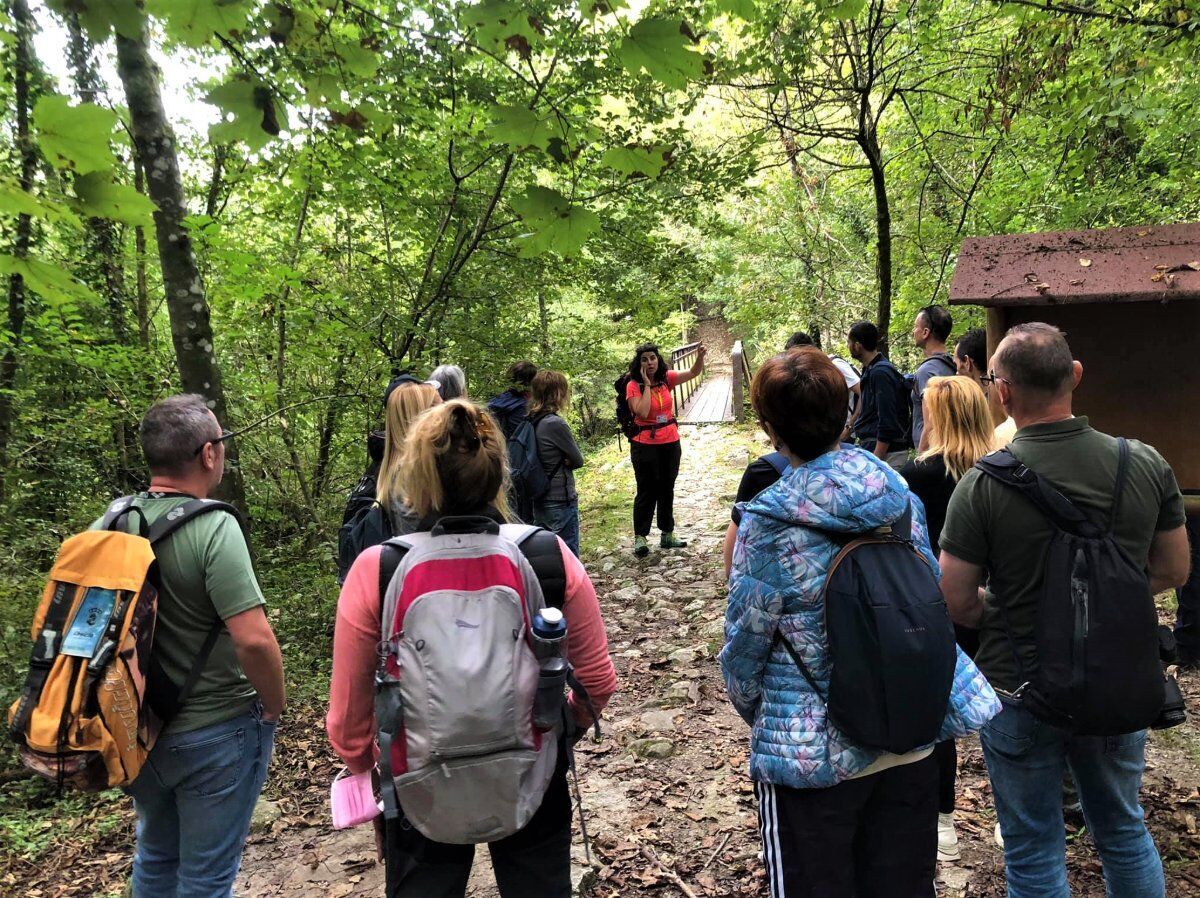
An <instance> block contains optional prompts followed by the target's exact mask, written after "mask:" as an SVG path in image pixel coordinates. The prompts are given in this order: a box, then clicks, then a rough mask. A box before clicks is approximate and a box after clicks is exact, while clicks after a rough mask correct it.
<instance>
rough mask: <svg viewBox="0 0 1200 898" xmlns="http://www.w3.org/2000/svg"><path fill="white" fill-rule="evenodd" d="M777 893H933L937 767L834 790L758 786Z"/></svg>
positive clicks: (896, 770)
mask: <svg viewBox="0 0 1200 898" xmlns="http://www.w3.org/2000/svg"><path fill="white" fill-rule="evenodd" d="M754 793H755V795H756V796H757V797H758V826H759V832H760V833H761V835H762V842H763V862H764V863H765V864H766V867H767V878H768V881H769V882H770V883H771V898H933V896H934V885H933V881H934V876H935V875H936V872H937V805H938V765H937V761H936V760H935V759H934V758H933V757H932V756H928V757H925V758H923V759H922V760H920V761H916V762H915V763H912V764H904V765H902V766H900V767H892V768H890V769H888V770H884V771H882V772H880V773H875V774H871V775H870V776H864V777H860V778H858V779H852V780H846V781H845V782H843V783H839V784H838V785H836V786H831V787H829V788H828V789H790V788H788V787H787V786H775V785H772V784H770V783H755V784H754Z"/></svg>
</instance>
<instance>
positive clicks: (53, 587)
mask: <svg viewBox="0 0 1200 898" xmlns="http://www.w3.org/2000/svg"><path fill="white" fill-rule="evenodd" d="M214 511H226V512H229V513H230V514H232V515H233V516H234V517H235V518H237V520H238V522H239V523H240V522H241V518H240V516H239V515H238V513H237V510H236V509H234V508H233V506H231V505H227V504H225V503H224V502H216V501H212V500H209V499H190V500H189V501H187V502H185V503H184V504H182V505H180V506H179V507H178V508H175V509H172V510H171V511H170V512H168V513H167V514H166V515H164V516H163V517H161V518H159V519H158V520H157V521H155V523H154V525H153V526H149V525H147V522H146V517H145V515H144V514H143V513H142V510H141V509H140V508H138V507H137V506H135V505H134V504H133V497H131V496H127V497H125V498H123V499H118V500H117V501H115V502H114V503H113V504H112V505H110V506H109V509H108V512H107V513H106V514H105V516H104V518H103V520H102V522H101V526H100V529H98V530H88V531H85V532H83V533H80V534H77V535H75V536H72V537H71V538H70V539H68V540H66V541H65V542H64V543H63V544H62V546H61V547H60V548H59V551H58V558H57V559H55V562H54V566H53V567H52V568H51V569H50V577H49V582H48V583H47V584H46V589H45V592H44V593H43V595H42V601H41V603H40V604H39V605H38V609H37V612H36V613H35V614H34V617H33V629H32V638H33V651H32V653H31V656H30V659H29V674H28V676H27V677H26V679H25V687H24V689H23V690H22V691H21V697H20V698H19V699H18V700H17V701H16V702H15V703H14V704H13V706H12V708H10V709H9V712H8V722H9V735H10V736H11V737H12V739H13V741H15V742H16V743H17V745H18V747H19V753H20V756H21V762H22V763H23V764H24V765H25V766H26V767H27V768H29V769H30V770H32V771H33V772H34V773H37V774H39V775H41V776H44V777H46V778H47V779H51V780H54V781H55V782H56V783H58V785H60V786H62V785H63V784H70V785H72V786H76V787H78V788H80V789H84V790H88V791H97V790H101V789H110V788H113V787H115V786H125V785H128V784H129V783H131V782H133V780H134V779H135V778H136V777H137V775H138V772H139V771H140V770H141V769H142V764H143V763H144V762H145V760H146V755H147V754H148V753H149V751H150V749H151V748H152V747H153V746H154V742H155V740H156V739H157V738H158V734H159V732H160V731H161V730H162V727H163V726H164V725H165V724H166V723H167V722H168V721H169V720H170V719H171V718H172V717H173V716H174V715H175V714H176V713H177V712H178V711H179V709H180V708H181V707H182V706H183V703H184V702H185V701H186V700H187V697H188V695H190V694H191V691H192V689H193V687H194V686H195V685H196V681H197V680H198V679H199V677H200V673H201V672H202V671H203V669H204V666H205V664H206V663H207V661H208V656H209V654H210V653H211V652H212V648H213V646H214V645H215V644H216V641H217V637H218V636H219V635H220V633H221V630H222V629H223V624H221V623H219V622H218V623H217V624H216V625H215V626H214V627H213V628H212V629H211V630H210V631H209V633H208V635H207V637H206V638H205V641H204V645H203V647H202V648H201V650H200V654H199V655H198V656H197V657H196V660H195V663H194V664H193V666H192V669H191V671H190V672H189V673H188V677H187V680H186V681H185V682H184V684H183V685H182V686H176V685H175V684H174V683H173V682H172V681H171V680H170V678H169V677H168V676H167V675H166V673H165V672H164V671H163V670H162V668H161V666H160V665H158V664H157V663H156V662H155V659H154V657H153V651H152V649H153V645H154V626H155V621H156V619H157V615H158V596H159V583H160V581H159V573H158V565H157V564H156V562H155V558H154V547H155V546H157V545H159V544H160V543H162V541H163V540H165V539H167V538H168V537H170V536H171V534H173V533H175V531H177V530H178V529H179V528H180V527H182V526H183V525H184V524H186V523H188V522H189V521H191V520H193V519H194V518H197V517H199V516H201V515H204V514H208V513H210V512H214ZM131 514H132V515H136V516H137V517H138V518H139V532H138V533H137V534H133V533H128V532H126V531H125V529H124V526H125V521H126V520H127V518H128V516H129V515H131Z"/></svg>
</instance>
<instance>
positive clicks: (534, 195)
mask: <svg viewBox="0 0 1200 898" xmlns="http://www.w3.org/2000/svg"><path fill="white" fill-rule="evenodd" d="M512 206H513V208H514V209H516V210H517V214H518V215H520V216H521V220H522V221H523V222H525V224H526V225H527V226H528V227H529V228H531V229H532V230H531V231H530V232H529V233H526V234H524V235H522V237H521V249H520V252H519V254H520V256H521V257H522V258H531V257H533V256H540V255H542V254H544V253H549V252H554V253H558V254H560V255H563V256H571V255H574V254H576V253H578V252H579V249H580V247H582V246H583V244H584V242H586V241H587V239H588V238H589V237H590V236H592V234H594V233H596V231H598V230H600V219H599V218H598V217H597V216H596V214H595V213H594V212H592V211H591V210H589V209H585V208H584V207H583V206H577V205H574V204H572V203H571V201H570V200H569V199H567V198H566V197H565V196H563V195H562V194H561V193H559V192H558V191H557V190H552V189H550V188H549V187H540V186H536V185H535V186H532V187H529V188H527V189H526V191H525V193H524V194H522V195H520V196H517V197H514V198H513V200H512Z"/></svg>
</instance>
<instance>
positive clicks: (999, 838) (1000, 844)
mask: <svg viewBox="0 0 1200 898" xmlns="http://www.w3.org/2000/svg"><path fill="white" fill-rule="evenodd" d="M996 847H998V848H999V849H1000V850H1001V851H1003V850H1004V834H1003V833H1001V832H1000V821H999V820H997V821H996Z"/></svg>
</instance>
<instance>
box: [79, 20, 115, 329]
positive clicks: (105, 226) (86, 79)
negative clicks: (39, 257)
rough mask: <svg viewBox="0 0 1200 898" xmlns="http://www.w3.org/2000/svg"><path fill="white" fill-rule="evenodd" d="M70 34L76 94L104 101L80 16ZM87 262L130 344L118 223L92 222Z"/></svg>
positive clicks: (92, 281) (87, 274)
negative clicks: (126, 321)
mask: <svg viewBox="0 0 1200 898" xmlns="http://www.w3.org/2000/svg"><path fill="white" fill-rule="evenodd" d="M67 30H68V32H69V33H70V38H71V41H70V45H69V47H68V55H69V56H70V61H71V68H72V70H73V74H74V79H75V92H76V93H77V94H78V95H79V99H80V100H81V101H82V102H84V103H97V102H99V100H100V92H101V84H100V76H99V74H97V72H96V66H95V65H94V64H93V62H92V44H91V41H89V40H88V39H87V36H86V35H85V34H84V33H83V30H82V29H81V28H80V27H79V17H78V16H77V15H74V14H72V15H69V16H67ZM85 246H86V253H85V257H86V258H87V262H86V263H85V264H84V271H83V272H82V274H83V278H84V280H85V281H86V282H87V283H88V284H89V285H90V286H91V287H93V288H94V289H95V290H96V292H98V293H100V294H101V295H102V296H103V297H104V300H105V303H106V304H107V306H108V317H109V320H110V322H111V323H112V330H113V336H114V337H116V340H117V342H118V343H121V344H125V343H128V342H129V328H128V327H127V326H126V323H125V313H126V307H127V305H128V297H127V296H126V293H125V266H124V264H123V262H124V260H123V253H122V246H121V238H120V231H119V230H118V228H117V224H116V222H113V221H110V220H108V219H107V218H89V219H88V220H87V236H86V241H85Z"/></svg>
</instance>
